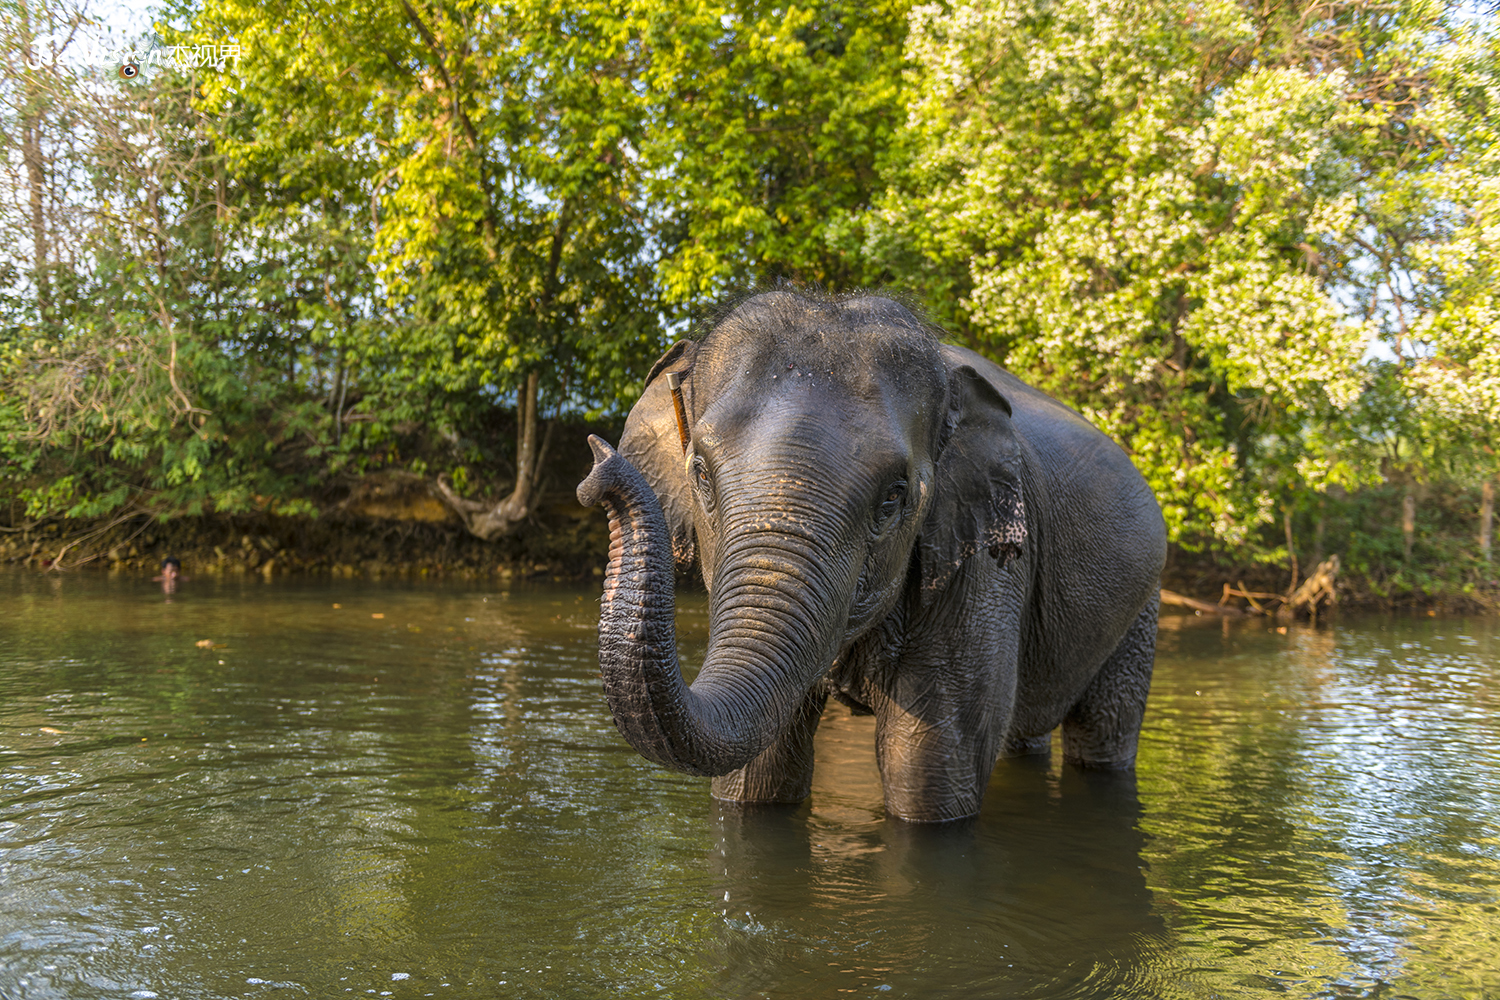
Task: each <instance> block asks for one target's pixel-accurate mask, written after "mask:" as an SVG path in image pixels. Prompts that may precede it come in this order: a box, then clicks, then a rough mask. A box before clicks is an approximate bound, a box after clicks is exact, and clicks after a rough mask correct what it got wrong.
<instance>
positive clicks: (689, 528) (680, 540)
mask: <svg viewBox="0 0 1500 1000" xmlns="http://www.w3.org/2000/svg"><path fill="white" fill-rule="evenodd" d="M697 350H698V345H697V344H695V343H693V342H692V341H691V340H679V341H678V342H677V343H675V344H673V345H672V346H671V347H669V348H667V353H665V354H663V355H662V356H661V358H660V359H659V360H658V361H657V362H656V364H655V365H653V366H652V367H651V374H650V375H647V376H646V390H645V391H644V392H642V393H641V398H640V399H639V400H638V401H637V402H636V404H635V406H633V407H632V408H631V410H630V416H629V417H627V418H626V419H625V433H624V434H623V435H621V437H620V447H619V452H620V454H622V455H624V456H625V457H626V458H628V459H629V460H630V463H631V464H632V465H634V466H635V467H636V468H637V469H639V470H640V471H641V475H643V476H645V477H646V482H648V483H650V484H651V489H652V490H654V491H655V492H656V496H657V499H659V500H660V501H661V509H662V512H663V513H664V514H666V516H667V529H668V530H669V531H670V532H671V534H672V559H673V561H674V562H675V563H676V564H677V570H678V572H681V573H686V572H687V571H688V570H689V569H691V568H692V565H693V557H694V545H693V507H692V494H691V492H689V489H688V481H687V471H686V469H685V467H684V465H683V457H682V442H681V439H680V438H678V436H677V415H676V412H675V411H674V410H673V407H672V393H671V390H669V389H668V388H667V380H666V379H665V378H663V377H662V376H664V375H666V374H667V373H668V372H680V373H687V372H690V371H691V370H692V367H693V356H694V354H696V353H697ZM682 395H683V401H684V402H685V403H686V405H687V411H688V420H689V421H691V420H692V419H693V417H692V415H693V413H694V412H695V411H694V409H693V395H692V380H691V379H690V378H684V379H683V380H682Z"/></svg>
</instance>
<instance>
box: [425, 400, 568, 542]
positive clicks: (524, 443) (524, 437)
mask: <svg viewBox="0 0 1500 1000" xmlns="http://www.w3.org/2000/svg"><path fill="white" fill-rule="evenodd" d="M541 379H542V376H541V372H538V371H533V372H531V373H530V374H529V375H527V376H526V384H525V386H523V387H522V388H521V390H520V391H519V392H517V393H516V484H515V486H514V487H513V488H512V489H511V491H510V496H508V497H506V498H505V499H504V500H501V501H500V502H499V503H497V504H495V505H494V506H493V507H491V506H487V505H485V504H482V503H478V502H476V501H474V500H465V499H464V498H463V497H461V496H459V495H458V494H457V493H456V492H455V491H454V489H453V485H452V484H451V483H449V482H448V477H447V476H438V478H437V494H438V496H439V497H440V498H442V500H443V502H444V503H446V504H447V505H448V506H449V507H451V508H452V509H453V512H454V513H456V514H457V515H458V516H459V517H461V518H463V522H464V527H466V528H468V529H469V533H470V534H472V535H474V536H476V537H478V538H482V539H484V540H485V541H486V542H489V541H493V540H495V539H496V538H500V537H502V536H504V535H509V534H512V533H514V532H515V530H516V529H517V528H519V527H520V525H521V522H522V521H524V520H526V518H528V517H530V516H531V511H532V501H533V499H534V495H535V493H536V486H537V480H538V479H539V478H540V476H541V465H542V459H543V458H544V457H545V455H546V451H547V445H549V444H550V443H551V440H552V429H551V428H550V427H549V428H548V429H547V434H546V436H545V437H544V439H543V440H542V442H541V444H540V446H538V443H537V396H538V394H539V393H538V387H539V386H540V384H541Z"/></svg>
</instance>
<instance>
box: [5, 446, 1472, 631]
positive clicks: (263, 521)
mask: <svg viewBox="0 0 1500 1000" xmlns="http://www.w3.org/2000/svg"><path fill="white" fill-rule="evenodd" d="M371 478H372V481H371V482H368V483H366V484H365V485H364V488H363V489H362V490H361V491H359V492H358V494H357V495H356V496H355V497H354V498H353V499H352V500H351V501H350V502H346V503H344V504H341V505H338V506H336V507H332V508H330V509H328V510H326V511H321V512H319V514H318V515H317V516H314V517H276V516H273V515H260V514H252V515H238V516H203V517H183V518H177V519H174V520H171V521H168V522H166V523H158V522H154V521H139V520H138V521H133V522H125V523H123V524H118V525H114V526H105V525H100V524H97V523H92V522H69V521H53V522H49V523H47V524H43V525H39V526H36V527H35V528H32V529H29V530H26V529H23V530H19V531H11V532H8V533H4V534H0V564H11V565H19V566H24V567H28V568H31V569H34V570H36V571H38V572H50V571H55V570H56V571H61V572H75V571H76V572H84V573H95V572H101V571H103V572H110V573H126V574H139V575H147V576H149V575H155V573H156V572H157V570H158V568H159V567H160V566H161V562H162V560H163V559H165V558H167V557H168V556H175V557H177V558H178V559H179V560H181V562H182V566H183V571H184V572H185V573H186V574H187V575H188V576H194V575H197V576H212V577H220V576H249V575H252V574H254V575H260V576H263V577H266V578H273V577H280V576H286V575H315V576H333V577H339V578H362V579H382V578H388V577H410V578H453V579H496V580H507V581H508V580H539V581H553V582H560V581H581V580H587V579H590V578H597V577H599V576H602V575H603V571H604V566H605V564H606V563H607V562H608V558H609V524H608V521H607V519H606V518H605V516H604V512H603V511H602V510H600V509H599V508H585V507H581V506H579V504H578V501H577V500H576V499H575V498H574V496H573V495H572V491H571V490H568V491H564V490H561V489H556V490H552V491H549V492H547V493H545V494H544V495H543V497H542V499H541V501H540V503H539V504H538V505H537V510H536V512H535V515H534V516H533V518H532V519H531V521H529V522H528V523H527V524H526V525H525V526H524V527H523V529H522V530H521V531H519V532H517V533H516V534H515V535H512V536H509V537H505V538H500V539H497V540H495V541H493V542H484V541H481V540H479V539H478V538H475V537H474V536H473V535H471V534H469V533H468V532H467V531H466V530H465V529H464V527H463V525H462V523H461V522H460V521H459V519H458V518H457V517H456V516H454V515H453V514H452V512H451V511H449V510H448V508H447V507H446V506H444V505H443V504H442V503H441V501H439V500H438V499H437V498H436V497H435V496H433V495H432V493H431V492H430V491H429V489H428V488H427V486H426V485H425V484H424V483H423V482H422V481H421V480H419V479H417V477H414V476H402V477H380V478H377V477H371ZM59 555H61V556H62V564H61V567H60V568H58V567H56V563H57V560H58V557H59ZM1309 568H1310V567H1309ZM1288 583H1289V575H1288V573H1287V571H1286V570H1285V569H1284V568H1282V567H1277V566H1265V565H1254V566H1237V565H1234V564H1232V563H1227V562H1224V561H1222V560H1215V559H1214V558H1212V557H1210V556H1206V555H1204V554H1201V553H1190V552H1185V551H1182V550H1180V549H1176V548H1174V549H1173V551H1172V552H1171V553H1170V557H1169V560H1168V564H1167V568H1166V571H1165V573H1164V574H1163V577H1162V586H1163V587H1165V588H1167V589H1169V590H1173V591H1176V592H1178V593H1181V594H1184V595H1187V596H1190V597H1193V598H1195V599H1197V600H1199V601H1203V602H1207V603H1210V604H1215V605H1217V604H1218V602H1219V601H1220V600H1221V599H1222V597H1223V592H1224V588H1225V587H1226V586H1228V587H1230V588H1233V589H1234V590H1250V591H1255V592H1262V593H1267V592H1269V593H1281V592H1284V591H1285V590H1286V589H1287V585H1288ZM1338 594H1339V606H1340V607H1342V608H1344V609H1346V610H1354V609H1361V610H1382V611H1391V610H1397V609H1419V610H1424V611H1430V612H1433V613H1434V614H1472V613H1476V612H1477V613H1485V614H1500V590H1497V589H1496V587H1495V586H1493V585H1490V586H1488V587H1486V586H1469V587H1468V589H1463V587H1462V586H1461V587H1458V588H1452V589H1435V590H1432V591H1418V590H1411V589H1403V590H1397V591H1395V592H1390V591H1385V592H1382V591H1381V590H1380V589H1378V581H1374V580H1372V579H1371V578H1370V577H1369V575H1368V574H1366V573H1361V572H1359V571H1358V570H1356V571H1355V572H1352V573H1351V572H1345V573H1344V574H1342V575H1341V576H1340V578H1339V580H1338ZM1228 603H1229V605H1230V606H1231V607H1233V608H1241V609H1248V602H1247V601H1245V600H1244V599H1241V598H1232V599H1231V600H1230V601H1229V602H1228Z"/></svg>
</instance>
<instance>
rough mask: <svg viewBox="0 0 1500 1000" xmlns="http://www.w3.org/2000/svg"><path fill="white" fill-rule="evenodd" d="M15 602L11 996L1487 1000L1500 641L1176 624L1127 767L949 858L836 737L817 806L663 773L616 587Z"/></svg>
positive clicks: (1470, 625)
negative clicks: (627, 714) (618, 633)
mask: <svg viewBox="0 0 1500 1000" xmlns="http://www.w3.org/2000/svg"><path fill="white" fill-rule="evenodd" d="M335 605H337V607H336V606H335ZM0 609H3V610H0V997H5V998H7V1000H10V998H16V1000H20V998H44V997H45V998H53V997H58V998H60V997H69V998H72V997H130V996H136V997H148V996H160V997H163V998H166V997H174V998H175V997H187V998H200V997H201V998H208V997H259V996H262V995H271V994H274V995H307V996H317V997H330V996H342V995H344V994H346V993H347V994H350V995H354V996H366V995H373V996H392V997H419V996H427V995H434V996H450V997H510V996H516V997H599V996H610V995H622V996H632V997H634V996H664V997H736V998H737V997H752V996H766V997H825V996H826V997H833V996H841V995H856V996H872V997H899V996H911V997H918V996H920V997H1080V998H1081V997H1143V998H1144V997H1153V998H1154V997H1204V998H1206V997H1213V996H1236V997H1239V996H1271V995H1273V994H1275V995H1280V996H1286V995H1290V996H1294V997H1350V996H1370V997H1373V996H1382V997H1385V996H1414V997H1434V998H1437V997H1475V998H1479V997H1494V996H1496V995H1497V994H1500V766H1497V765H1500V751H1497V749H1496V747H1497V745H1500V696H1497V694H1496V693H1495V692H1496V684H1495V681H1496V679H1497V678H1496V674H1497V671H1500V667H1497V660H1500V638H1497V635H1496V630H1495V627H1494V625H1493V623H1490V622H1484V621H1455V620H1447V621H1436V620H1430V619H1423V620H1420V621H1414V620H1409V619H1375V620H1359V621H1348V620H1346V621H1345V622H1343V623H1341V624H1339V625H1337V626H1336V627H1333V628H1323V629H1317V630H1314V629H1310V628H1305V627H1295V626H1294V627H1291V628H1289V629H1288V631H1287V632H1286V633H1285V634H1279V633H1277V632H1276V631H1274V629H1267V627H1266V626H1265V625H1264V624H1257V623H1254V622H1250V623H1235V624H1232V625H1229V626H1227V627H1221V626H1218V625H1211V626H1209V625H1205V623H1202V622H1199V621H1196V620H1192V619H1170V620H1168V622H1167V623H1166V626H1165V627H1164V630H1163V634H1162V641H1161V645H1162V654H1161V656H1160V658H1159V662H1158V669H1157V682H1156V685H1155V687H1154V689H1153V692H1152V702H1151V706H1150V713H1149V716H1148V720H1147V728H1146V731H1145V732H1144V733H1143V739H1142V749H1141V760H1140V765H1139V768H1138V771H1137V774H1136V775H1135V776H1129V775H1109V774H1094V773H1084V772H1079V771H1076V770H1074V769H1072V768H1067V767H1064V766H1062V765H1061V764H1060V763H1059V762H1057V761H1055V760H1054V761H1040V762H1039V761H1036V760H1016V761H1002V762H1001V764H1000V766H999V767H998V768H997V769H996V772H995V776H994V779H993V781H992V783H991V786H990V790H989V795H988V798H987V800H986V804H985V810H984V814H983V815H982V816H981V817H980V818H979V819H977V820H975V821H972V822H968V823H961V824H954V825H951V826H946V827H941V828H936V829H933V828H922V827H910V826H906V825H903V824H899V823H894V822H887V821H885V820H884V819H883V817H882V814H881V804H880V798H881V797H880V787H879V781H878V777H877V774H876V772H875V768H874V759H873V749H872V748H873V733H872V729H871V723H870V720H869V719H868V718H855V717H851V716H849V715H848V714H847V712H846V711H845V710H844V709H842V708H838V707H831V708H830V710H829V713H828V715H827V717H826V718H825V721H824V723H823V728H822V730H821V731H820V733H819V737H818V771H817V777H816V780H815V787H814V795H813V798H812V800H811V801H810V802H809V803H807V804H804V805H803V806H802V807H800V808H797V809H791V810H785V809H759V810H756V809H735V808H732V807H726V806H722V805H720V804H717V803H714V802H712V801H711V800H710V799H709V798H708V795H707V783H706V781H703V780H700V779H694V778H688V777H684V776H681V775H675V774H670V773H667V772H665V771H662V770H661V769H659V768H657V767H655V766H654V765H651V764H649V763H647V762H646V761H644V760H642V759H641V758H639V757H638V756H637V755H636V754H635V753H634V752H633V751H631V750H630V749H629V748H628V747H627V746H626V745H625V744H624V742H623V740H621V739H620V738H619V737H618V735H617V734H616V733H615V732H614V728H613V726H612V724H611V723H610V721H609V719H608V710H607V708H606V707H605V705H604V701H603V697H602V695H601V693H600V691H599V687H598V678H597V668H596V663H595V652H594V632H593V629H594V622H595V618H594V616H595V613H596V610H597V605H596V595H595V594H594V593H592V591H589V592H584V591H578V590H568V589H533V590H525V589H522V588H516V589H513V590H509V591H502V590H498V589H497V590H477V589H474V588H473V587H472V586H464V587H459V586H436V585H428V586H406V585H384V586H382V585H375V584H349V583H338V584H310V583H309V584H300V585H295V584H280V583H278V584H276V585H265V584H260V583H258V582H257V583H222V582H217V581H190V582H188V583H186V584H184V585H183V586H181V587H180V588H179V589H178V591H177V592H176V593H175V594H173V595H171V600H170V602H168V600H167V599H166V598H165V597H164V595H163V594H162V592H161V590H160V588H159V586H156V585H153V584H152V583H151V582H150V581H126V580H115V581H107V580H104V579H102V578H98V577H86V576H68V577H63V578H61V579H59V578H56V577H38V576H35V575H29V574H28V575H22V574H16V573H0ZM376 615H379V616H383V617H374V616H376ZM682 624H683V630H682V644H683V653H684V656H685V658H686V660H687V661H688V662H690V663H691V662H696V661H697V659H698V658H700V657H701V651H702V646H703V643H704V641H705V630H706V620H705V613H704V606H703V602H702V601H701V600H699V601H687V602H685V607H684V608H683V611H682ZM203 640H208V645H206V646H200V645H198V643H199V642H200V641H203Z"/></svg>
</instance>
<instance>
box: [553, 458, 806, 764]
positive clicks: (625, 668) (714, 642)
mask: <svg viewBox="0 0 1500 1000" xmlns="http://www.w3.org/2000/svg"><path fill="white" fill-rule="evenodd" d="M589 445H590V446H591V447H592V448H593V450H594V469H593V471H592V472H590V473H589V476H588V478H587V479H585V480H584V481H583V482H582V483H581V484H579V487H578V500H579V502H580V503H582V504H584V505H585V506H595V505H602V506H603V507H604V508H605V510H606V512H607V513H608V514H609V526H610V546H609V568H608V570H606V572H605V576H604V596H603V600H602V606H601V608H600V612H599V667H600V672H601V674H602V676H603V679H604V693H605V696H606V697H607V698H608V700H609V706H610V710H611V711H612V712H613V713H614V718H615V725H616V726H617V727H618V728H619V730H620V732H621V733H622V734H624V736H625V738H626V739H627V740H628V741H629V742H630V744H631V746H633V747H635V748H636V749H637V750H638V751H640V753H641V755H642V756H644V757H646V758H647V759H649V760H653V761H656V762H657V763H659V764H664V765H666V766H668V767H671V768H675V769H677V770H679V771H686V772H687V773H689V774H698V775H705V776H717V775H723V774H728V773H729V772H731V771H734V770H736V769H738V768H741V767H744V766H745V765H746V764H747V763H749V762H750V761H751V760H753V759H754V758H755V757H757V756H758V755H759V754H760V753H761V752H762V751H764V750H765V749H766V748H767V747H769V746H770V745H771V743H772V742H773V741H774V740H775V739H776V737H777V735H778V734H779V733H780V731H781V729H782V728H783V727H784V726H785V725H786V723H787V721H788V719H789V718H790V716H791V713H792V711H793V710H794V709H796V707H797V706H798V705H799V704H800V703H801V696H802V695H803V694H805V692H806V690H807V688H808V687H809V686H810V685H811V683H812V682H813V681H814V680H816V677H817V675H818V674H819V673H820V672H821V668H822V667H824V666H826V664H819V663H818V661H819V660H820V659H821V658H822V657H823V655H824V653H825V651H824V650H822V649H801V648H798V642H797V640H795V639H793V638H790V637H793V636H804V637H805V636H809V635H810V634H813V633H810V631H809V630H808V629H807V628H806V627H805V625H804V626H802V627H798V626H797V625H796V623H793V622H790V621H788V620H786V619H787V617H788V612H787V610H786V608H785V607H782V608H779V609H778V608H777V607H774V606H772V607H768V606H766V605H764V604H761V605H756V604H755V603H754V599H753V597H747V598H746V599H745V601H744V605H743V606H742V607H737V606H736V603H737V601H735V600H731V601H728V602H726V603H724V604H723V605H722V606H716V608H715V611H714V618H715V620H714V622H713V623H712V625H711V628H710V641H709V650H708V655H707V659H706V660H705V663H704V666H703V670H702V671H701V672H700V673H699V675H698V679H697V681H696V682H695V683H694V684H693V686H692V687H689V686H688V685H687V684H686V683H685V682H684V681H683V679H682V672H681V670H680V668H679V665H678V661H677V629H676V623H675V616H676V597H675V594H674V591H673V587H674V582H675V581H674V577H673V564H672V544H671V538H670V535H669V533H668V530H667V523H666V519H665V517H664V516H663V514H662V510H661V504H660V502H659V501H658V500H657V497H656V494H655V493H654V492H652V490H651V487H650V485H649V484H647V482H646V481H645V479H644V478H642V476H641V474H640V473H639V472H638V471H637V470H636V468H635V467H634V466H633V465H631V464H630V462H629V461H628V460H627V459H625V458H624V457H623V456H621V455H619V454H618V453H617V452H615V450H614V449H613V448H611V447H610V446H609V445H608V444H606V443H605V442H604V441H602V440H601V439H599V438H598V437H594V436H590V438H589ZM717 582H718V583H719V584H720V585H721V586H723V585H725V584H726V583H728V581H727V580H725V579H722V578H721V579H720V580H719V581H717ZM730 589H732V590H737V591H748V590H750V589H753V588H746V587H734V586H733V585H732V584H731V585H730ZM752 620H753V621H754V625H749V624H747V623H749V622H750V621H752ZM802 644H803V645H805V641H804V642H803V643H802ZM815 644H816V643H815Z"/></svg>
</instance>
